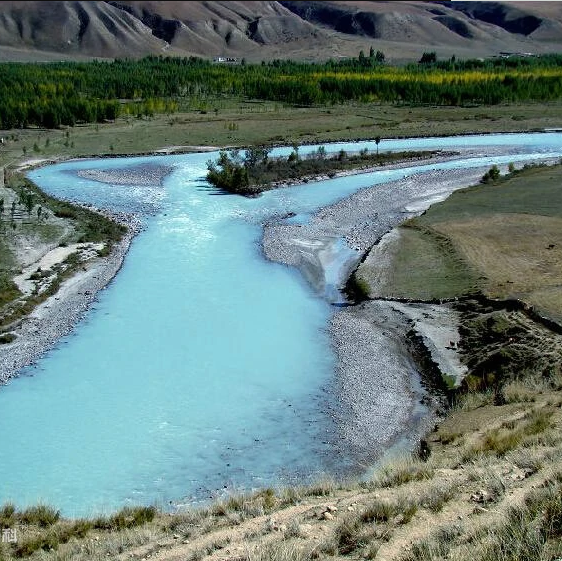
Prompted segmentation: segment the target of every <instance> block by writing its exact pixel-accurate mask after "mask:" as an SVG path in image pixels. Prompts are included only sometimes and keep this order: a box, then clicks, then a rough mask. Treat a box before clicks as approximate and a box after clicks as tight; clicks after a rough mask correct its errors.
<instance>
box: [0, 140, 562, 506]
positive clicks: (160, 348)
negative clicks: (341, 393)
mask: <svg viewBox="0 0 562 561" xmlns="http://www.w3.org/2000/svg"><path fill="white" fill-rule="evenodd" d="M364 146H366V147H368V148H370V149H374V148H375V144H374V142H371V143H366V142H362V143H354V144H350V143H343V144H333V145H326V148H327V150H328V151H339V150H340V149H344V150H348V151H351V150H359V149H360V148H362V147H364ZM455 147H461V148H473V149H474V148H476V149H478V150H479V152H480V150H481V152H480V154H479V157H476V158H471V159H459V160H458V161H457V162H449V163H443V164H439V165H432V166H421V167H419V166H418V167H411V168H405V169H400V170H395V171H390V170H385V171H380V172H376V173H369V174H361V175H355V176H349V177H345V178H338V179H333V180H329V181H321V182H318V183H315V184H307V185H303V186H297V187H291V188H286V189H278V190H275V191H270V192H267V193H264V194H263V195H262V196H260V197H257V198H253V199H248V198H243V197H237V196H231V195H223V194H220V193H219V192H217V191H216V190H214V189H212V188H211V187H209V185H208V184H207V183H206V182H205V179H204V177H205V174H206V162H207V160H209V159H211V158H216V157H217V153H207V154H189V155H171V156H153V157H142V158H115V159H103V160H99V159H98V160H77V161H72V162H65V163H62V164H57V165H52V166H47V167H44V168H41V169H38V170H35V171H33V172H30V173H29V177H30V179H32V180H34V181H35V182H36V183H37V184H38V185H39V186H40V187H41V188H43V189H44V190H45V191H47V192H48V193H50V194H53V195H55V196H58V197H62V198H69V199H72V200H75V201H79V202H83V203H88V204H93V205H95V206H98V207H105V208H111V209H114V210H126V211H133V212H136V213H138V214H141V215H142V216H143V221H144V223H145V228H144V230H143V231H142V232H141V233H140V234H139V235H138V236H137V238H136V239H135V240H134V242H133V244H132V246H131V249H130V251H129V253H128V255H127V257H126V260H125V263H124V266H123V268H122V270H121V271H120V273H119V274H118V275H117V277H116V278H115V279H114V280H113V281H112V282H111V284H110V285H109V286H108V288H107V289H106V290H103V291H102V292H100V293H99V295H98V298H97V300H96V303H95V305H94V307H93V308H92V309H91V310H90V311H89V313H88V314H87V316H86V317H85V319H84V320H83V321H82V322H81V323H80V324H79V325H78V326H77V327H76V329H75V330H74V331H73V333H72V334H71V335H69V336H67V337H65V338H64V339H62V340H61V341H60V343H59V344H58V345H57V346H56V348H54V349H53V350H51V351H50V352H49V353H47V354H46V355H45V356H44V357H43V358H42V359H41V360H40V361H38V363H37V364H35V365H34V366H33V367H29V368H27V369H25V370H24V371H23V372H22V375H21V376H20V377H19V378H17V379H14V380H12V381H11V382H10V383H9V384H7V385H6V386H4V387H2V388H1V389H0V412H1V415H0V434H1V435H2V436H1V446H0V503H2V502H4V501H7V500H12V501H14V502H15V503H16V504H18V505H20V506H25V505H28V504H33V503H36V502H48V503H49V504H52V505H55V506H56V507H57V508H60V509H61V510H62V512H63V513H64V514H65V515H68V516H81V515H91V514H94V513H98V512H107V511H110V510H113V509H116V508H119V507H121V506H123V505H126V504H139V503H140V504H156V505H157V506H159V507H162V508H167V507H169V506H170V505H172V506H174V505H179V504H182V503H191V502H197V501H204V500H207V499H209V498H212V497H217V496H220V495H221V494H223V493H224V492H226V491H231V490H248V489H252V488H255V487H261V486H265V485H279V484H285V483H294V482H299V483H302V482H305V481H309V480H312V479H315V478H318V477H319V476H321V475H322V474H326V473H327V474H337V475H342V474H344V473H345V472H346V471H353V469H354V468H356V467H357V466H354V459H353V458H352V457H347V456H346V454H345V451H342V450H341V447H339V446H338V442H337V436H336V432H335V431H334V427H333V421H332V419H331V416H330V415H329V414H328V412H329V411H330V410H333V408H334V407H335V406H337V404H335V403H334V402H333V396H332V393H331V390H330V388H331V387H332V385H333V383H334V376H335V373H334V364H335V358H334V352H333V349H332V347H331V340H330V337H329V334H328V330H327V325H328V322H329V319H330V317H331V314H332V312H333V309H334V308H333V306H332V305H331V304H332V298H331V297H327V295H326V294H325V293H324V292H320V293H319V292H318V291H317V290H315V288H314V287H313V286H311V285H310V284H309V283H308V282H307V281H306V280H305V278H304V277H303V276H302V275H301V273H300V272H299V271H297V270H296V269H294V268H292V267H288V266H284V265H281V264H278V263H272V262H270V261H267V260H266V259H264V257H263V255H262V251H261V244H260V240H261V236H262V231H263V224H264V223H265V222H271V220H273V219H274V218H275V217H283V216H285V215H287V214H288V213H294V215H296V216H297V217H298V219H299V220H306V219H307V217H308V216H310V214H311V213H313V212H314V211H316V210H317V209H319V208H321V207H324V206H326V205H329V204H332V203H334V202H336V201H338V200H340V199H342V198H344V197H346V196H348V195H350V194H352V193H354V192H355V191H357V190H359V189H363V188H366V187H369V186H371V185H374V184H383V183H385V182H388V181H391V180H393V179H397V178H401V177H403V176H406V175H409V174H413V173H419V171H420V170H424V169H430V168H433V169H435V168H443V169H454V168H455V167H458V166H482V165H491V164H493V163H506V162H510V161H525V160H534V159H537V158H544V157H552V156H560V155H562V135H559V134H556V133H552V134H551V133H548V134H547V133H543V134H540V133H537V134H529V135H490V136H468V137H457V138H454V139H451V138H448V139H438V138H435V139H413V140H407V141H406V140H395V141H390V140H383V141H382V142H381V144H380V149H381V150H383V149H384V150H398V149H425V148H427V149H437V148H443V149H454V148H455ZM314 148H315V147H303V148H301V153H304V152H306V151H308V150H313V149H314ZM498 149H499V151H500V152H501V154H499V155H498ZM289 151H290V149H276V153H277V154H288V153H289ZM490 154H493V155H490ZM155 165H158V166H160V165H162V166H168V167H169V168H171V171H170V173H169V174H168V175H167V176H166V177H165V179H164V181H163V185H161V186H158V185H152V186H146V185H121V184H117V183H115V184H110V183H109V184H106V183H103V182H100V181H94V180H91V179H87V178H84V177H83V171H84V170H88V173H91V172H92V171H93V172H95V171H96V170H103V171H104V172H106V175H107V176H111V173H113V172H115V171H116V170H121V171H120V172H119V173H121V172H123V173H125V172H126V171H127V170H129V171H130V170H133V171H134V170H136V169H138V168H139V166H141V167H142V166H155ZM79 173H81V175H78V174H79ZM379 188H383V189H384V187H379ZM408 202H410V201H409V200H408V199H406V200H404V201H403V204H408ZM382 218H384V217H382ZM280 219H281V218H280ZM343 250H344V253H346V251H347V253H348V252H349V249H347V250H346V249H345V248H343ZM329 274H330V275H332V274H334V273H333V271H330V273H329ZM336 276H337V274H336Z"/></svg>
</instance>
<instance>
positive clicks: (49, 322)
mask: <svg viewBox="0 0 562 561" xmlns="http://www.w3.org/2000/svg"><path fill="white" fill-rule="evenodd" d="M104 213H105V212H104ZM105 214H107V213H105ZM108 216H110V217H111V218H112V219H113V220H115V221H117V222H119V223H121V224H124V225H125V226H126V227H127V233H126V234H125V236H123V238H122V240H121V241H120V242H119V243H118V244H116V245H115V246H114V247H113V249H112V251H111V253H110V254H109V255H108V256H106V257H97V258H95V259H94V260H91V261H88V262H87V263H86V264H84V266H83V267H82V268H81V269H80V270H79V271H78V272H77V273H75V274H74V275H73V276H72V277H71V278H69V279H68V280H66V281H65V282H63V283H62V285H61V287H60V288H59V290H58V292H57V293H56V294H55V295H53V296H51V297H49V298H48V299H47V300H45V301H44V302H43V303H41V304H40V305H39V306H37V307H36V308H35V310H34V311H33V312H32V313H31V314H30V315H29V316H27V317H25V318H24V319H22V320H21V321H20V322H19V324H18V325H17V326H16V327H15V328H14V329H13V330H12V332H13V334H14V335H15V336H16V338H15V339H14V340H13V341H12V342H11V343H9V344H4V345H2V352H1V353H0V383H5V382H6V381H7V380H8V379H9V378H11V377H13V376H16V375H17V374H18V373H19V372H20V371H21V369H23V368H25V367H26V366H30V365H32V364H33V363H34V362H35V361H36V360H37V359H38V358H39V357H40V356H41V355H43V354H44V353H45V352H47V351H48V350H49V349H51V348H53V347H54V346H55V345H56V344H57V343H58V342H59V341H60V340H61V339H62V338H63V337H65V336H67V335H68V334H69V333H70V332H71V331H72V330H73V328H74V327H75V325H76V323H78V322H79V321H80V320H81V319H82V318H83V317H84V315H85V313H86V312H87V310H88V309H89V308H90V307H91V306H92V304H93V303H94V302H95V300H96V295H97V293H98V292H99V291H100V290H103V289H104V288H105V287H106V286H107V285H108V283H109V282H111V280H112V279H113V278H114V277H115V275H116V274H117V273H118V272H119V269H120V268H121V266H122V265H123V261H124V259H125V256H126V255H127V251H128V249H129V246H130V244H131V242H132V240H133V238H134V237H135V235H136V234H137V233H138V232H140V230H141V228H142V223H141V221H140V219H139V218H138V217H137V216H134V215H126V214H115V213H113V214H108Z"/></svg>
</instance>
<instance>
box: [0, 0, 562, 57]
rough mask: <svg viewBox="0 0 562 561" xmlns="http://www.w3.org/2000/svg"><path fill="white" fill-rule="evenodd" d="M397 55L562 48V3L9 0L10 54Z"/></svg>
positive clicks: (1, 40)
mask: <svg viewBox="0 0 562 561" xmlns="http://www.w3.org/2000/svg"><path fill="white" fill-rule="evenodd" d="M371 46H374V48H376V49H380V50H383V52H385V54H387V57H389V58H392V59H393V60H395V61H399V60H417V59H418V58H419V56H420V53H421V52H423V51H424V50H428V49H430V50H435V51H436V52H437V53H438V55H439V56H451V55H452V54H456V55H457V56H458V57H463V58H465V57H468V56H487V55H492V54H498V53H499V52H501V51H509V52H537V53H538V52H553V51H558V50H561V49H562V6H561V5H560V4H559V3H557V2H517V3H515V2H419V1H406V2H380V1H378V2H376V1H375V2H363V1H332V2H326V1H299V2H295V1H280V2H273V1H235V2H226V1H215V2H166V1H150V0H147V1H142V0H141V1H135V0H132V1H108V2H84V1H73V2H66V1H31V2H21V1H5V2H1V3H0V60H52V59H65V58H82V57H100V58H114V57H124V56H127V57H139V56H145V55H147V54H157V55H161V54H162V55H171V56H191V55H194V56H202V57H214V56H230V57H239V58H241V57H245V58H247V59H248V60H263V59H266V60H267V59H271V58H285V57H292V58H300V59H321V58H328V57H337V56H356V55H357V54H358V52H359V50H360V49H364V50H365V49H367V50H368V49H369V48H370V47H371Z"/></svg>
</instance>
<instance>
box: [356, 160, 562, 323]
mask: <svg viewBox="0 0 562 561" xmlns="http://www.w3.org/2000/svg"><path fill="white" fill-rule="evenodd" d="M561 185H562V165H558V166H553V167H542V166H537V167H530V168H528V169H525V170H522V171H520V172H516V173H515V174H512V175H511V176H510V177H509V178H500V180H499V181H497V182H496V183H494V184H486V185H483V184H482V185H478V186H474V187H471V188H469V189H462V190H460V191H456V192H455V193H453V194H452V195H451V196H450V197H449V198H448V199H447V200H446V201H444V202H442V203H439V204H436V205H433V206H432V207H430V208H429V209H428V210H427V212H426V213H424V214H423V215H422V216H420V217H417V218H414V219H412V220H410V221H408V223H407V224H406V225H405V226H402V227H401V228H400V229H399V232H400V241H399V243H398V245H397V247H396V248H395V251H396V257H395V259H394V261H393V264H392V272H391V274H389V275H388V278H387V281H386V285H385V286H384V287H382V289H380V292H381V294H379V295H382V296H390V297H392V296H394V297H396V296H398V297H401V298H412V299H421V300H432V299H440V298H453V297H456V296H463V295H466V294H469V293H471V292H475V291H478V292H481V293H483V294H484V295H486V296H488V297H490V298H498V299H508V298H515V299H519V300H521V301H523V302H525V303H527V304H529V305H531V306H533V307H534V308H535V309H536V310H537V311H538V312H539V313H541V314H544V315H546V316H548V317H551V318H552V319H554V320H556V321H560V320H562V282H561V279H562V243H561V242H560V232H562V188H561ZM361 278H363V280H364V281H367V282H368V277H365V276H363V277H361ZM371 296H376V295H374V294H371Z"/></svg>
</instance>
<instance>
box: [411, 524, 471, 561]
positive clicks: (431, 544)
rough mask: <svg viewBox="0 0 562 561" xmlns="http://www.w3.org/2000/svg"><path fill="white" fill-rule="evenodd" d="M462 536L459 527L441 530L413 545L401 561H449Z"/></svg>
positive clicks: (447, 527)
mask: <svg viewBox="0 0 562 561" xmlns="http://www.w3.org/2000/svg"><path fill="white" fill-rule="evenodd" d="M459 534H460V529H459V527H458V526H446V527H444V528H439V529H438V530H437V531H436V532H435V533H433V534H432V535H430V536H428V537H427V538H425V539H423V540H420V541H419V542H416V543H414V544H412V546H411V548H410V551H409V552H408V553H407V554H406V555H404V556H403V557H402V559H401V561H442V560H443V559H447V555H448V554H449V551H450V550H451V548H452V546H453V544H454V542H455V540H456V539H457V537H458V535H459Z"/></svg>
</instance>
